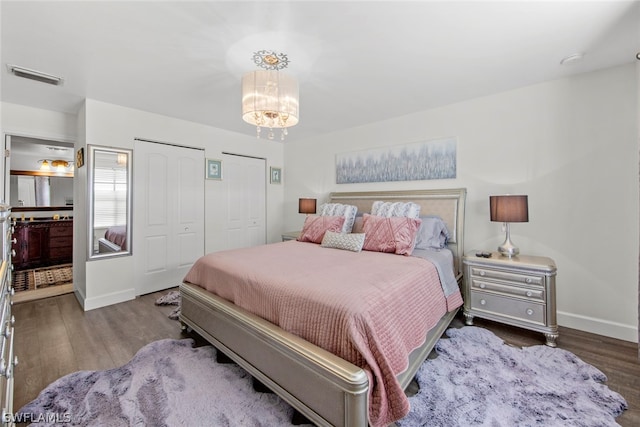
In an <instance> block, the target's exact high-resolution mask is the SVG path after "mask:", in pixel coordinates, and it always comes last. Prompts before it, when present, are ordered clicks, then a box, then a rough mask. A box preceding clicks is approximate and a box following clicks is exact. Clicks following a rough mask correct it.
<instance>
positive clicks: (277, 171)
mask: <svg viewBox="0 0 640 427" xmlns="http://www.w3.org/2000/svg"><path fill="white" fill-rule="evenodd" d="M270 170H271V173H270V174H269V175H270V179H269V182H270V183H271V184H281V183H282V168H274V167H271V169H270Z"/></svg>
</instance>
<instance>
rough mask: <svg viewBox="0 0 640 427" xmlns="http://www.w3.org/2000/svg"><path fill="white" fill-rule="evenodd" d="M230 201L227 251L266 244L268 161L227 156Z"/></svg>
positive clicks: (227, 193) (228, 203)
mask: <svg viewBox="0 0 640 427" xmlns="http://www.w3.org/2000/svg"><path fill="white" fill-rule="evenodd" d="M223 164H224V179H223V183H224V186H225V192H226V198H227V203H226V206H227V215H226V216H227V218H226V220H227V225H226V241H227V247H226V249H236V248H243V247H247V246H257V245H264V244H265V243H266V240H267V237H266V236H267V233H266V185H267V183H266V161H265V160H264V159H256V158H253V157H244V156H236V155H230V154H225V155H224V159H223Z"/></svg>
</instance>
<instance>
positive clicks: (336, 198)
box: [329, 188, 467, 277]
mask: <svg viewBox="0 0 640 427" xmlns="http://www.w3.org/2000/svg"><path fill="white" fill-rule="evenodd" d="M466 194H467V190H466V188H452V189H442V190H407V191H363V192H349V193H331V194H330V195H329V202H330V203H344V204H349V205H356V206H357V207H358V214H361V213H369V212H370V211H371V205H372V204H373V202H375V201H376V200H382V201H385V202H413V203H417V204H419V205H420V215H422V216H426V215H437V216H439V217H440V218H442V220H443V221H444V222H445V224H447V228H448V229H449V233H450V235H451V236H450V238H449V241H448V244H447V246H448V247H449V249H451V251H452V252H453V257H454V267H455V269H456V275H457V276H458V277H461V275H462V256H463V255H464V204H465V198H466Z"/></svg>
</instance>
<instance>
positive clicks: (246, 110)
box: [242, 50, 299, 141]
mask: <svg viewBox="0 0 640 427" xmlns="http://www.w3.org/2000/svg"><path fill="white" fill-rule="evenodd" d="M253 62H254V63H255V64H256V65H257V66H258V67H260V68H262V69H261V70H256V71H251V72H249V73H247V74H245V75H244V76H243V77H242V119H243V120H244V121H245V122H247V123H249V124H252V125H254V126H256V135H257V137H258V138H260V133H261V131H262V128H268V129H269V131H268V134H267V137H268V139H274V138H275V134H274V129H281V132H280V139H281V140H282V141H284V138H285V136H286V135H287V134H288V131H287V128H289V127H291V126H295V125H296V124H297V123H298V119H299V111H298V108H299V100H298V82H297V81H296V79H295V78H293V77H291V76H289V75H287V74H285V73H282V72H280V70H282V69H284V68H287V66H288V65H289V58H288V57H287V55H286V54H283V53H276V52H273V51H270V50H260V51H258V52H254V54H253Z"/></svg>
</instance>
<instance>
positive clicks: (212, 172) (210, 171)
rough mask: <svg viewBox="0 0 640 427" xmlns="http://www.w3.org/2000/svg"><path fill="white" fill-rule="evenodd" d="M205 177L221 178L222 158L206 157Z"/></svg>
mask: <svg viewBox="0 0 640 427" xmlns="http://www.w3.org/2000/svg"><path fill="white" fill-rule="evenodd" d="M205 176H206V177H207V179H217V180H218V181H219V180H221V179H222V160H217V159H207V162H206V175H205Z"/></svg>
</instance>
